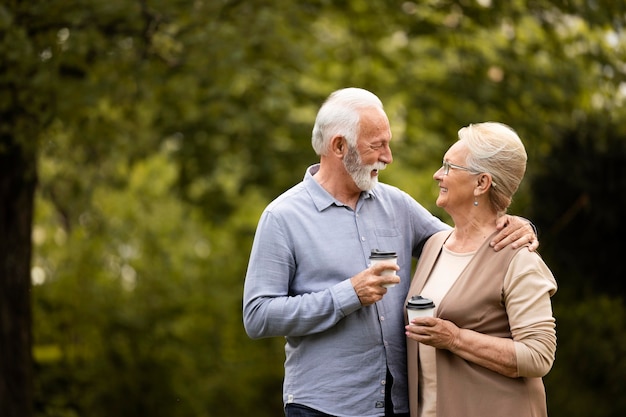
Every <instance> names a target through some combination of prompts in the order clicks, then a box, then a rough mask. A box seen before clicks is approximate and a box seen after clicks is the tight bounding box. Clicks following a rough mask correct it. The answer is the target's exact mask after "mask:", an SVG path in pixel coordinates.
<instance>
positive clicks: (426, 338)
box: [405, 317, 460, 350]
mask: <svg viewBox="0 0 626 417" xmlns="http://www.w3.org/2000/svg"><path fill="white" fill-rule="evenodd" d="M405 329H406V335H407V337H409V338H410V339H413V340H415V341H416V342H419V343H423V344H425V345H429V346H432V347H435V348H437V349H447V350H453V348H454V346H456V345H457V344H458V339H459V332H460V329H459V328H458V327H457V326H456V325H455V324H454V323H452V322H451V321H448V320H442V319H439V318H435V317H418V318H415V319H413V321H412V322H411V323H409V325H408V326H406V327H405Z"/></svg>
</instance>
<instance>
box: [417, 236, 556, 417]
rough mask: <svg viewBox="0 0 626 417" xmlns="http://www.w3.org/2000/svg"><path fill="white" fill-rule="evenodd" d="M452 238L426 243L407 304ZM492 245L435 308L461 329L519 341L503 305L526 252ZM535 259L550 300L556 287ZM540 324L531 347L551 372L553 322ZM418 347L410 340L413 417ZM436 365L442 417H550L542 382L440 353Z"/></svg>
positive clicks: (481, 251) (479, 254)
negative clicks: (508, 279)
mask: <svg viewBox="0 0 626 417" xmlns="http://www.w3.org/2000/svg"><path fill="white" fill-rule="evenodd" d="M450 233H451V231H444V232H439V233H437V234H435V235H433V236H432V237H431V238H430V239H429V240H428V241H427V243H426V245H425V246H424V250H423V251H422V255H421V256H420V259H419V263H418V265H417V270H416V271H415V276H414V277H413V280H412V283H411V288H410V289H409V293H408V297H407V299H409V298H410V297H411V296H413V295H417V294H420V291H421V290H422V289H423V287H424V284H425V283H426V280H427V279H428V276H429V275H430V271H431V270H432V268H433V266H434V265H435V262H436V260H437V258H438V256H439V253H440V252H441V248H442V246H443V244H444V242H445V240H446V239H447V238H448V236H449V235H450ZM489 241H490V239H487V240H486V242H485V243H484V244H483V246H482V247H481V248H479V250H478V251H477V252H476V254H475V255H474V257H473V258H472V260H471V261H470V262H469V264H468V265H467V267H466V268H465V270H464V271H463V272H462V273H461V275H460V276H459V278H458V279H457V281H456V282H455V283H454V285H453V286H452V287H451V288H450V290H449V291H448V293H447V294H446V296H445V297H444V298H443V300H442V301H441V304H440V305H439V306H438V308H437V316H438V317H440V318H442V319H446V320H450V321H452V322H454V323H455V324H456V325H457V326H459V327H461V328H467V329H472V330H475V331H477V332H480V333H484V334H488V335H491V336H496V337H504V338H512V339H514V340H515V337H514V336H513V335H512V332H511V329H510V326H509V320H508V316H507V311H506V307H505V302H504V300H503V291H504V290H503V283H504V277H505V276H506V275H507V271H508V269H509V266H510V263H511V261H512V259H513V258H514V257H515V255H516V254H517V253H518V251H520V250H527V249H526V248H525V247H524V248H520V249H517V250H508V249H506V248H505V249H503V250H501V251H499V252H496V251H494V250H493V249H492V248H491V247H490V246H489ZM532 256H536V257H537V258H538V262H539V263H540V264H541V265H543V266H544V268H543V269H541V270H540V273H541V272H543V273H544V274H546V275H549V276H539V277H538V278H539V279H540V280H541V281H542V284H541V285H539V287H538V288H540V291H547V292H548V293H549V295H550V296H551V295H552V294H554V292H555V291H556V282H555V281H554V278H553V277H552V275H551V273H550V272H549V270H548V269H547V267H545V264H543V261H541V260H540V258H539V255H538V254H536V253H533V254H532ZM546 271H547V272H546ZM530 275H532V274H530ZM530 275H529V276H530ZM535 275H536V274H535ZM522 278H523V279H532V278H533V277H532V276H530V278H527V277H526V276H524V277H522ZM535 278H537V277H535ZM546 283H547V285H546ZM531 288H535V287H534V286H533V287H531ZM550 312H551V309H550ZM542 320H543V322H540V323H539V325H538V328H539V329H540V330H539V333H541V334H539V335H538V336H537V339H538V340H532V341H531V343H529V345H530V346H533V345H534V346H535V347H536V346H537V345H540V346H541V347H540V349H542V350H544V352H542V353H544V354H545V356H547V357H548V359H547V360H548V361H549V366H551V365H552V361H553V360H554V350H555V349H556V332H555V330H554V318H553V317H548V318H544V317H542ZM533 337H534V336H533ZM417 347H418V346H417V342H415V341H413V340H411V339H407V353H408V358H407V359H408V375H409V400H410V409H411V416H412V417H417V416H418V412H417V409H418V386H417V384H418V382H417V379H418V378H417V375H418V372H419V369H418V367H419V365H418V348H417ZM516 351H517V349H516ZM436 361H437V363H436V367H437V416H438V417H459V416H463V417H489V416H493V417H496V416H497V417H500V416H507V417H508V416H515V417H545V416H547V410H546V396H545V389H544V386H543V382H542V380H541V378H540V377H519V378H510V377H506V376H504V375H501V374H498V373H496V372H493V371H491V370H488V369H487V368H483V367H481V366H479V365H476V364H473V363H470V362H468V361H466V360H464V359H462V358H460V357H458V356H456V355H454V354H452V353H451V352H449V351H447V350H442V349H438V350H437V353H436Z"/></svg>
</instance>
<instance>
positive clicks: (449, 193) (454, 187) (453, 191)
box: [433, 142, 477, 215]
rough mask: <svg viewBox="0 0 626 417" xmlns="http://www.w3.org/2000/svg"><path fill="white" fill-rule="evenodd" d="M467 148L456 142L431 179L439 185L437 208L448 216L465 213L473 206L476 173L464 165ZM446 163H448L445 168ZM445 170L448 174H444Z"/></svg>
mask: <svg viewBox="0 0 626 417" xmlns="http://www.w3.org/2000/svg"><path fill="white" fill-rule="evenodd" d="M466 156H467V148H466V147H465V145H464V144H463V143H462V142H456V143H455V144H454V145H452V146H451V147H450V149H448V152H446V154H445V155H444V156H443V161H444V166H442V167H441V168H439V169H438V170H437V171H436V172H435V174H434V175H433V178H434V179H435V181H437V182H438V183H439V196H437V206H438V207H441V208H443V209H444V210H445V211H446V212H447V213H448V214H450V215H452V214H453V213H455V212H465V211H467V210H469V209H471V208H472V206H473V204H474V189H475V188H476V186H477V173H474V172H473V171H471V170H469V169H468V168H467V167H466V165H465V158H466ZM446 163H449V164H450V165H448V166H447V167H446V166H445V165H446ZM446 170H447V171H448V173H447V174H446Z"/></svg>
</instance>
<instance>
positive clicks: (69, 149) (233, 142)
mask: <svg viewBox="0 0 626 417" xmlns="http://www.w3.org/2000/svg"><path fill="white" fill-rule="evenodd" d="M625 24H626V5H625V4H624V2H622V1H614V0H561V1H557V0H553V1H549V0H534V1H533V0H515V1H496V0H428V1H426V0H424V1H417V0H415V1H391V0H340V1H331V0H250V1H241V0H195V1H193V0H191V1H188V0H185V1H183V0H52V1H51V0H29V1H19V0H6V1H3V3H2V5H0V57H1V59H0V68H1V69H0V268H1V270H0V327H1V328H0V415H2V416H3V417H31V416H38V417H39V416H41V417H43V416H49V417H111V416H116V417H131V416H132V417H135V416H138V415H146V416H152V417H161V416H162V417H232V416H242V415H255V416H259V417H270V416H280V415H282V404H281V384H282V377H283V360H284V353H283V344H284V340H282V339H281V338H272V339H263V340H257V341H252V340H250V339H248V337H247V336H246V334H245V333H244V330H243V326H242V318H241V307H242V306H241V302H242V289H243V281H244V276H245V270H246V267H247V260H248V256H249V252H250V247H251V243H252V239H253V236H254V231H255V228H256V223H257V221H258V218H259V216H260V214H261V211H262V210H263V208H264V207H265V205H266V204H267V203H268V202H270V201H271V200H272V199H273V198H274V197H276V196H277V195H279V194H280V193H281V192H282V191H284V190H285V189H287V188H289V187H290V186H292V185H294V184H296V183H297V182H299V181H300V180H301V179H302V177H303V175H304V172H305V169H306V167H307V166H309V165H310V164H313V163H315V162H316V161H317V158H316V156H315V154H314V152H313V150H312V148H311V144H310V136H311V129H312V127H313V122H314V118H315V114H316V111H317V109H318V108H319V106H320V105H321V103H322V102H323V100H324V99H325V98H326V97H327V96H328V94H330V93H331V92H332V91H334V90H336V89H338V88H343V87H348V86H356V87H363V88H366V89H369V90H371V91H372V92H374V93H376V94H377V95H378V96H379V97H380V98H381V99H382V101H383V103H384V104H385V107H386V110H387V113H388V115H389V118H390V120H391V125H392V131H393V136H394V139H393V142H392V150H393V152H394V160H395V161H394V163H393V164H392V165H391V166H389V167H388V169H387V170H385V171H384V172H383V173H382V174H381V180H382V181H384V182H387V183H390V184H393V185H396V186H398V187H400V188H402V189H404V190H405V191H407V192H409V193H410V194H411V195H412V196H414V197H415V198H416V199H417V200H418V201H419V202H421V203H422V204H423V205H424V206H425V207H427V208H428V209H429V210H431V211H432V212H433V213H435V214H437V215H438V216H440V217H441V218H443V219H444V220H446V221H447V220H448V219H447V218H446V217H445V216H446V215H445V213H444V212H442V211H440V210H438V209H437V207H436V206H435V204H434V202H435V197H436V187H435V182H434V181H433V180H432V174H433V172H434V171H435V170H436V169H437V168H438V167H439V166H440V165H441V159H442V156H443V154H444V152H445V150H446V149H447V148H448V147H449V146H450V145H451V144H452V143H453V142H454V141H455V140H456V139H457V136H456V132H457V131H458V129H459V128H460V127H462V126H465V125H467V124H469V123H472V122H481V121H488V120H490V121H500V122H504V123H506V124H509V125H510V126H511V127H513V128H514V129H515V130H516V131H517V132H518V133H519V134H520V136H521V138H522V139H523V141H524V143H525V145H526V148H527V151H528V155H529V164H528V171H527V174H526V177H525V179H524V181H523V183H522V187H521V189H520V191H519V192H518V193H517V195H516V199H515V201H514V203H513V205H512V207H511V209H510V213H513V214H517V215H521V216H524V217H527V218H529V219H531V220H532V221H533V223H534V224H535V225H536V226H537V227H538V229H539V238H540V242H541V245H540V248H539V252H540V253H541V255H542V256H543V257H544V259H545V260H546V262H547V263H548V265H549V266H550V267H551V269H552V270H553V272H554V274H555V276H556V278H557V281H558V283H559V286H560V287H559V291H558V293H557V294H556V296H555V297H554V298H553V305H554V310H555V315H556V318H557V335H558V349H557V359H556V362H555V364H554V367H553V369H552V371H551V372H550V373H549V374H548V376H547V377H546V378H545V379H544V380H545V384H546V388H547V395H548V406H549V412H550V415H551V416H552V417H565V416H567V417H609V416H616V417H617V416H624V415H626V388H624V387H626V311H625V301H624V296H625V295H626V281H625V279H624V278H625V277H626V271H625V269H626V268H625V267H624V262H623V260H620V258H621V257H622V256H624V244H623V242H624V239H625V238H626V227H625V222H624V221H623V210H624V207H625V206H626V197H625V194H626V123H625V121H626V108H625V107H624V104H625V100H626V32H625V28H624V25H625Z"/></svg>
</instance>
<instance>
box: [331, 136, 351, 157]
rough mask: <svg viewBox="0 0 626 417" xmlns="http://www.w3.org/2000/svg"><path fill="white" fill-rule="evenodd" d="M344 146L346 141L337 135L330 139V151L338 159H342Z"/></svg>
mask: <svg viewBox="0 0 626 417" xmlns="http://www.w3.org/2000/svg"><path fill="white" fill-rule="evenodd" d="M346 146H347V144H346V140H345V138H344V137H343V136H340V135H337V136H333V137H332V138H331V139H330V150H331V152H332V153H334V154H335V155H337V156H339V157H343V155H344V152H345V151H346Z"/></svg>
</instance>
